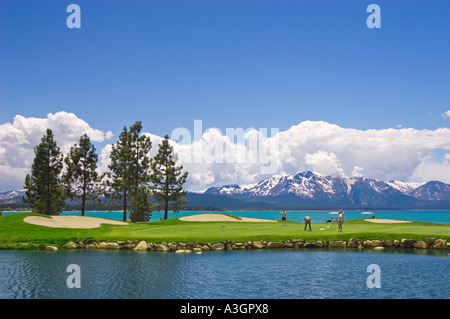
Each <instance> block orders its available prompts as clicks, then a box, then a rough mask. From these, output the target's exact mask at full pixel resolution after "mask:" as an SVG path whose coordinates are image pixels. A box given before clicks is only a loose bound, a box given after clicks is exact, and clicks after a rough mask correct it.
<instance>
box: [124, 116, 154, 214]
mask: <svg viewBox="0 0 450 319" xmlns="http://www.w3.org/2000/svg"><path fill="white" fill-rule="evenodd" d="M141 130H142V124H141V122H140V121H138V122H136V123H134V124H133V125H132V126H130V132H129V133H130V144H131V146H130V150H131V166H130V168H129V169H130V174H129V177H130V180H129V186H130V197H131V202H130V208H131V212H130V219H131V221H132V222H138V221H140V222H142V221H145V215H143V214H141V213H140V211H141V208H142V207H141V208H139V207H138V205H139V203H141V204H142V203H144V199H143V198H142V196H143V194H144V193H145V194H147V199H148V191H147V188H148V183H149V182H150V168H151V158H150V155H149V154H150V149H151V147H152V143H151V141H150V138H149V137H148V136H146V135H139V134H140V132H141ZM138 197H139V198H138ZM146 209H147V210H148V209H149V208H147V207H146Z"/></svg>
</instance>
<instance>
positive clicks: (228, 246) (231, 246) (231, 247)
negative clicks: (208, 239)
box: [224, 243, 233, 250]
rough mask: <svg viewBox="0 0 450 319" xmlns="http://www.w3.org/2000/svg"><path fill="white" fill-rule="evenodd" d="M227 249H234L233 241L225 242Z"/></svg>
mask: <svg viewBox="0 0 450 319" xmlns="http://www.w3.org/2000/svg"><path fill="white" fill-rule="evenodd" d="M224 245H225V250H233V245H232V244H231V243H225V244H224Z"/></svg>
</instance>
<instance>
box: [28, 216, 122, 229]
mask: <svg viewBox="0 0 450 319" xmlns="http://www.w3.org/2000/svg"><path fill="white" fill-rule="evenodd" d="M23 221H24V222H26V223H29V224H34V225H39V226H47V227H55V228H98V227H100V225H101V224H111V225H128V223H125V222H121V221H118V220H112V219H105V218H98V217H87V216H51V218H47V217H41V216H28V217H25V218H24V220H23Z"/></svg>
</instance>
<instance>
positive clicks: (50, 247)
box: [45, 246, 58, 251]
mask: <svg viewBox="0 0 450 319" xmlns="http://www.w3.org/2000/svg"><path fill="white" fill-rule="evenodd" d="M45 250H46V251H57V250H58V247H56V246H47V247H45Z"/></svg>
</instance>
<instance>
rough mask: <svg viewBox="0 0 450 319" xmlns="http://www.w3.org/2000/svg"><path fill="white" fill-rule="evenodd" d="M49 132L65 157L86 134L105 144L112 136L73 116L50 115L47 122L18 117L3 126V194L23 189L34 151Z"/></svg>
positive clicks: (0, 133)
mask: <svg viewBox="0 0 450 319" xmlns="http://www.w3.org/2000/svg"><path fill="white" fill-rule="evenodd" d="M47 128H49V129H51V130H52V131H53V134H54V136H55V140H56V142H57V144H58V146H59V147H60V148H61V151H62V152H63V153H67V152H68V151H69V149H70V147H71V146H72V145H73V144H74V143H75V142H76V141H78V140H79V138H80V136H81V135H83V134H85V133H86V134H87V135H88V136H89V137H90V139H91V141H93V142H103V141H104V140H105V139H107V138H108V137H111V136H112V133H111V132H106V133H104V132H102V131H100V130H97V129H94V128H91V127H90V125H89V124H88V123H87V122H85V121H84V120H82V119H79V118H78V117H77V116H76V115H75V114H73V113H67V112H57V113H55V114H51V113H50V114H48V115H47V117H46V118H34V117H24V116H21V115H16V116H15V117H14V121H13V123H5V124H2V125H0V181H1V183H0V191H6V190H11V189H17V188H21V187H22V186H23V182H24V179H25V175H26V174H27V173H28V172H29V171H30V169H31V164H32V162H33V158H34V147H35V146H36V145H38V144H39V143H40V141H41V138H42V136H44V134H45V131H46V129H47Z"/></svg>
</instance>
